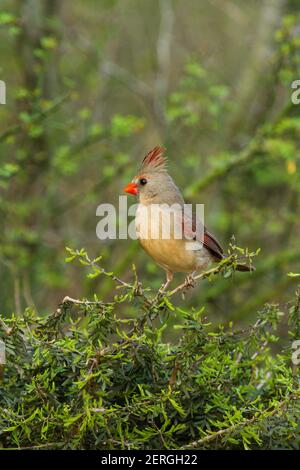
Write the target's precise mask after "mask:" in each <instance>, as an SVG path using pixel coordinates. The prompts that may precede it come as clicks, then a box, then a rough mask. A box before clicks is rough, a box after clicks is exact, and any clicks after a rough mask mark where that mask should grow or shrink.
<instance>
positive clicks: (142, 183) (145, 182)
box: [139, 178, 147, 186]
mask: <svg viewBox="0 0 300 470" xmlns="http://www.w3.org/2000/svg"><path fill="white" fill-rule="evenodd" d="M139 183H140V184H141V185H142V186H145V184H147V180H146V178H141V179H140V181H139Z"/></svg>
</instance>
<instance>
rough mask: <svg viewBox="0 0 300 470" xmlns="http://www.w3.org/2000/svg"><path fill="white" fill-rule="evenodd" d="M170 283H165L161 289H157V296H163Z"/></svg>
mask: <svg viewBox="0 0 300 470" xmlns="http://www.w3.org/2000/svg"><path fill="white" fill-rule="evenodd" d="M170 282H171V281H167V282H165V283H164V284H162V285H161V287H160V289H159V291H158V294H159V295H163V294H164V293H165V292H166V290H167V288H168V287H169V285H170Z"/></svg>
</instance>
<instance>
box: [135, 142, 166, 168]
mask: <svg viewBox="0 0 300 470" xmlns="http://www.w3.org/2000/svg"><path fill="white" fill-rule="evenodd" d="M165 150H166V149H165V148H164V147H159V146H157V147H154V149H152V150H150V152H148V153H147V155H146V156H145V158H144V160H143V161H142V165H141V168H140V169H141V170H143V171H145V170H148V171H158V172H164V171H166V170H167V169H166V166H167V159H166V157H164V156H163V154H164V152H165Z"/></svg>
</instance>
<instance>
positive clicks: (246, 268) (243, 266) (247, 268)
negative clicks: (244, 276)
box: [236, 264, 255, 272]
mask: <svg viewBox="0 0 300 470" xmlns="http://www.w3.org/2000/svg"><path fill="white" fill-rule="evenodd" d="M236 270H237V271H243V272H246V271H255V267H254V266H247V265H246V264H238V265H237V267H236Z"/></svg>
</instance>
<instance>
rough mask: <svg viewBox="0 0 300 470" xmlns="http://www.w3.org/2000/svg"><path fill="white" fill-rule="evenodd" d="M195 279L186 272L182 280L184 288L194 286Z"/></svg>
mask: <svg viewBox="0 0 300 470" xmlns="http://www.w3.org/2000/svg"><path fill="white" fill-rule="evenodd" d="M195 285H196V281H195V279H194V276H193V275H192V274H188V275H187V277H186V278H185V281H184V288H185V289H189V288H190V287H195Z"/></svg>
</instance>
